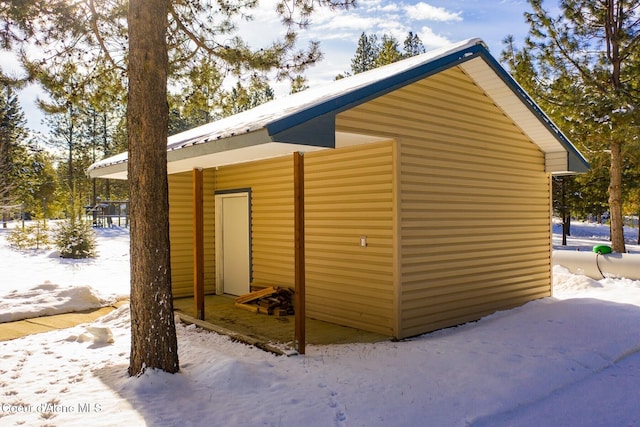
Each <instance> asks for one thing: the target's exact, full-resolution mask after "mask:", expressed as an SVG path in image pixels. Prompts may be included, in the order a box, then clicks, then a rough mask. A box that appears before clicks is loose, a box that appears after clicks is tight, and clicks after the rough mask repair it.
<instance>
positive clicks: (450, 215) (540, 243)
mask: <svg viewBox="0 0 640 427" xmlns="http://www.w3.org/2000/svg"><path fill="white" fill-rule="evenodd" d="M337 125H338V126H337V128H338V130H340V131H352V132H361V133H369V134H371V133H374V134H377V135H386V136H389V137H394V138H397V140H398V143H399V157H400V158H399V163H400V183H399V186H400V195H399V197H400V201H399V206H400V212H399V223H400V224H401V225H400V227H401V229H400V231H399V232H400V235H399V245H400V249H399V252H400V255H399V256H400V260H399V274H400V278H399V280H400V283H401V285H400V286H401V288H400V295H399V298H400V302H399V310H400V319H399V322H400V328H401V331H400V332H399V334H398V335H399V336H401V337H404V336H411V335H416V334H419V333H423V332H427V331H431V330H435V329H439V328H442V327H447V326H451V325H455V324H459V323H463V322H466V321H469V320H474V319H477V318H479V317H481V316H483V315H485V314H488V313H491V312H493V311H495V310H499V309H504V308H508V307H512V306H515V305H518V304H521V303H523V302H526V301H528V300H531V299H535V298H538V297H542V296H546V295H549V294H550V274H551V273H550V245H551V242H550V220H549V210H548V206H549V194H550V192H549V180H548V177H547V175H546V173H545V164H544V163H545V158H544V154H543V153H542V152H541V151H540V150H539V149H538V148H537V147H536V146H535V145H534V144H533V143H532V142H531V141H530V140H528V139H527V138H526V137H525V136H524V134H523V133H522V132H521V131H520V129H518V128H517V127H516V126H515V125H514V124H513V123H512V122H511V121H510V120H509V119H508V118H507V117H506V116H505V115H504V114H503V113H502V111H501V110H500V109H499V108H498V107H496V106H495V105H494V104H493V103H492V102H491V100H490V99H489V98H488V97H486V96H485V95H484V93H483V92H482V91H481V90H480V89H479V88H478V87H477V86H475V85H474V84H473V82H472V81H471V80H470V79H469V78H468V77H467V76H466V75H465V74H464V73H463V72H462V71H460V70H459V69H457V68H456V69H450V70H447V71H445V72H442V73H439V74H437V75H435V76H432V77H430V78H427V79H425V80H422V81H421V82H418V83H415V84H413V85H411V86H410V87H407V88H404V89H401V90H398V91H396V92H393V93H391V94H389V95H385V96H383V97H381V98H378V99H375V100H373V101H370V102H368V103H366V104H363V105H362V106H359V107H357V108H355V109H353V110H350V111H347V112H345V113H342V114H341V115H339V116H338V121H337Z"/></svg>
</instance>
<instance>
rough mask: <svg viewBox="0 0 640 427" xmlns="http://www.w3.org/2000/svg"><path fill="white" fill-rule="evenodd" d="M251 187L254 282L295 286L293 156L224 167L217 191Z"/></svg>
mask: <svg viewBox="0 0 640 427" xmlns="http://www.w3.org/2000/svg"><path fill="white" fill-rule="evenodd" d="M243 188H250V189H251V252H252V278H253V281H252V284H253V285H255V286H271V285H277V286H288V287H293V283H294V279H293V267H294V265H293V256H294V245H293V159H292V157H291V156H286V157H280V158H277V159H270V160H264V161H259V162H252V163H247V164H243V165H232V166H224V167H220V168H219V169H218V170H217V171H216V191H220V190H235V189H243Z"/></svg>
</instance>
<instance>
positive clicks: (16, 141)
mask: <svg viewBox="0 0 640 427" xmlns="http://www.w3.org/2000/svg"><path fill="white" fill-rule="evenodd" d="M25 123H26V120H25V117H24V113H23V111H22V108H21V107H20V103H19V101H18V96H17V94H16V92H15V91H14V90H13V89H12V88H11V87H10V86H7V85H1V86H0V205H11V204H14V203H16V202H17V201H18V199H19V194H18V188H19V185H20V181H19V180H20V174H21V172H22V169H21V164H22V163H23V162H24V160H25V156H26V149H25V146H24V142H25V141H24V140H25V138H26V135H27V132H26V128H25Z"/></svg>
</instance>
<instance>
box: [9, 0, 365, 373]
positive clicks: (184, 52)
mask: <svg viewBox="0 0 640 427" xmlns="http://www.w3.org/2000/svg"><path fill="white" fill-rule="evenodd" d="M295 3H296V4H295V6H296V7H294V8H289V7H288V5H287V4H286V3H285V2H280V3H278V5H277V8H276V10H277V12H278V13H279V15H280V18H281V21H282V23H283V25H284V27H285V32H284V36H283V37H282V38H280V39H277V40H275V41H273V42H272V43H271V44H270V45H269V46H266V47H260V48H257V49H252V48H251V47H250V46H248V45H247V44H246V43H245V42H244V41H243V40H242V39H241V38H240V37H239V35H238V34H237V33H238V31H237V27H236V25H235V24H234V22H235V20H236V19H244V18H249V17H250V12H251V10H252V9H253V8H255V7H256V6H257V2H255V1H251V0H250V1H243V0H238V1H231V2H213V1H209V0H184V1H181V2H167V1H164V0H130V2H129V7H128V9H127V8H126V7H123V6H124V4H123V3H122V2H104V3H102V4H101V8H100V9H99V10H98V9H97V8H96V7H95V4H94V2H93V1H87V2H85V1H78V2H67V1H66V0H34V1H30V2H16V4H15V5H14V7H4V4H2V5H0V18H1V19H2V20H3V24H4V25H3V26H1V27H0V41H1V42H3V47H5V48H6V47H8V46H10V45H11V44H23V43H24V41H25V40H26V41H28V42H30V43H34V44H41V45H44V46H50V47H49V49H50V51H49V52H48V56H47V58H48V59H47V60H45V61H43V60H42V58H29V57H28V56H26V55H23V57H22V63H23V64H24V65H25V68H26V69H27V70H34V69H39V70H41V71H42V72H41V73H39V74H38V75H33V77H34V78H42V76H55V75H56V74H57V73H59V71H60V70H61V69H63V67H64V66H65V65H66V64H68V63H72V64H73V63H77V62H81V63H82V64H83V65H84V67H83V70H84V71H85V72H86V73H85V75H84V78H83V79H82V81H83V82H86V83H87V84H90V85H91V90H90V91H85V93H97V92H99V89H100V83H101V82H102V81H103V79H102V77H103V76H104V75H105V72H109V74H108V76H109V77H110V78H109V79H105V80H108V82H109V85H110V86H111V85H113V81H114V79H116V78H119V79H120V80H119V82H120V83H121V85H122V86H123V87H124V86H125V83H128V97H127V99H128V105H127V113H126V116H127V120H126V129H127V136H128V138H127V140H128V145H129V147H128V148H129V163H128V168H129V169H128V177H129V180H130V218H131V304H130V307H131V327H132V333H131V335H132V338H131V359H130V365H129V374H130V375H138V374H140V373H141V372H142V371H143V370H144V369H146V368H158V369H162V370H165V371H167V372H176V371H177V370H178V369H179V364H178V355H177V343H176V340H175V326H174V324H173V313H172V298H171V271H170V263H169V246H170V242H169V235H168V194H167V193H168V189H167V169H166V166H167V165H166V162H167V153H166V142H167V135H168V121H169V111H168V106H167V101H168V93H167V86H168V81H169V80H170V81H171V82H173V81H174V80H173V79H174V78H176V79H179V78H180V76H184V75H185V74H188V73H189V72H190V70H192V69H194V68H196V67H197V66H198V65H199V64H202V61H203V59H204V60H206V61H208V62H209V63H210V64H212V65H211V66H212V68H215V69H216V70H218V71H219V72H220V73H221V75H223V76H224V77H239V78H242V77H243V76H245V75H247V74H248V73H252V72H253V71H258V72H273V73H274V74H275V77H276V78H278V79H285V78H292V77H295V76H298V75H300V73H301V72H303V71H304V70H305V69H306V68H307V67H308V66H309V65H311V64H313V63H315V62H316V61H318V60H319V59H320V56H321V53H320V50H319V44H318V43H317V42H315V41H313V42H311V43H310V44H309V45H308V47H307V48H306V49H304V50H301V51H298V50H296V41H297V37H296V33H297V30H298V29H299V28H304V27H305V26H307V25H308V23H309V17H310V16H311V15H312V14H313V12H314V11H315V10H316V9H317V7H320V6H324V7H328V8H330V9H335V8H348V7H350V6H352V5H353V4H354V0H296V2H295ZM52 41H55V42H57V43H51V42H52ZM25 52H26V51H25ZM96 88H97V90H96Z"/></svg>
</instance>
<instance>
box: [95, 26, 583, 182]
mask: <svg viewBox="0 0 640 427" xmlns="http://www.w3.org/2000/svg"><path fill="white" fill-rule="evenodd" d="M477 56H482V58H483V59H484V61H483V62H484V65H483V66H482V67H481V68H482V69H481V70H480V69H477V68H476V69H472V68H469V69H468V72H469V73H471V74H473V75H475V74H478V76H479V77H480V78H483V79H485V80H487V79H491V80H492V81H491V82H490V83H491V84H492V85H493V86H495V85H496V82H497V85H498V86H500V89H501V92H500V95H501V96H506V97H508V98H509V101H512V100H513V99H515V98H519V99H520V100H519V101H516V103H514V102H509V103H508V105H509V107H508V108H509V109H513V110H518V109H519V110H518V111H516V112H515V113H514V115H513V116H512V119H514V121H516V122H518V121H522V122H523V124H524V125H525V127H526V126H529V128H531V129H532V130H535V132H537V135H536V136H535V137H534V138H533V139H534V141H535V142H536V143H539V142H540V143H542V144H543V146H541V149H542V150H543V151H545V152H548V151H563V152H564V151H565V150H566V151H569V152H570V153H572V154H573V158H574V160H575V159H577V161H574V162H573V163H574V164H575V165H577V169H581V168H584V167H588V164H587V163H586V160H584V158H583V157H582V156H581V155H580V153H578V152H577V150H575V148H574V147H573V146H572V145H571V143H570V142H569V141H568V139H567V138H566V137H564V135H562V133H561V132H560V131H559V130H558V129H557V128H556V127H555V125H553V124H552V123H551V121H550V120H549V119H548V117H546V116H545V115H544V113H542V111H541V110H540V109H539V108H538V107H537V106H536V105H535V103H534V102H533V101H532V100H531V99H530V98H529V97H528V95H526V93H525V92H524V90H522V88H521V87H520V86H519V85H518V84H517V83H516V82H515V81H514V80H513V79H512V78H511V77H510V76H509V75H508V73H507V72H506V71H505V70H504V69H503V68H502V67H501V66H500V65H499V64H498V63H497V62H496V61H495V59H493V58H492V57H491V55H489V54H488V51H487V49H486V46H485V45H484V43H483V42H482V40H481V39H479V38H472V39H468V40H464V41H461V42H458V43H455V44H452V45H449V46H446V47H443V48H439V49H434V50H432V51H429V52H427V53H424V54H422V55H417V56H414V57H411V58H408V59H405V60H403V61H399V62H395V63H393V64H389V65H386V66H384V67H380V68H376V69H373V70H370V71H367V72H363V73H359V74H356V75H354V76H350V77H347V78H344V79H340V80H336V81H333V82H330V83H327V84H325V85H320V86H317V87H314V88H310V89H307V90H305V91H303V92H298V93H296V94H292V95H288V96H285V97H282V98H279V99H275V100H272V101H270V102H267V103H265V104H262V105H259V106H257V107H255V108H253V109H251V110H248V111H244V112H241V113H239V114H236V115H233V116H229V117H226V118H223V119H221V120H217V121H214V122H212V123H208V124H205V125H202V126H199V127H196V128H194V129H190V130H188V131H185V132H182V133H179V134H176V135H173V136H170V137H169V138H168V142H167V150H168V155H167V156H168V162H169V165H170V166H173V169H172V168H171V167H170V168H169V169H170V173H171V172H172V171H173V172H175V171H179V170H183V169H184V170H187V169H188V166H189V165H191V163H193V164H194V165H195V163H196V162H195V160H193V159H194V158H196V157H200V158H205V157H206V156H209V157H208V159H209V162H208V163H207V162H205V165H206V166H207V167H211V166H212V165H213V164H214V163H212V160H211V159H212V156H214V155H216V156H217V157H216V162H217V163H215V164H216V165H217V164H230V163H233V162H239V161H250V160H256V159H258V158H264V157H267V156H268V155H278V154H279V155H282V154H285V153H287V152H292V151H297V150H299V149H300V148H301V147H303V148H309V149H321V148H334V147H335V129H325V128H326V127H327V124H328V123H332V121H330V120H329V119H333V117H335V115H336V114H337V113H339V112H341V111H344V110H346V109H348V108H351V107H353V106H355V105H358V104H361V103H363V102H366V101H368V100H370V99H372V98H374V97H377V96H380V95H382V94H385V93H388V92H391V91H392V90H395V89H397V88H400V87H402V86H405V85H408V84H410V83H413V82H414V81H417V80H419V79H422V78H425V77H427V76H428V75H431V74H433V73H437V72H439V71H441V70H443V69H446V68H449V67H451V66H454V65H459V64H462V63H465V62H469V60H470V59H472V58H474V57H477ZM481 74H482V75H481ZM496 94H498V92H496ZM514 104H521V105H520V106H517V107H514ZM505 105H507V104H505ZM525 110H526V111H525ZM323 118H324V119H323ZM532 123H533V124H532ZM300 125H304V126H306V127H304V126H303V127H302V128H299V126H300ZM297 127H298V128H297ZM545 128H546V129H545ZM300 129H302V130H300ZM525 132H526V129H525ZM540 134H544V135H543V138H540V137H539V135H540ZM301 135H304V136H303V137H301ZM558 143H559V144H558ZM545 144H546V146H544V145H545ZM197 146H200V148H199V149H193V150H186V151H185V152H180V153H178V151H179V150H182V149H184V148H189V147H197ZM548 147H551V149H549V148H548ZM231 151H234V152H235V153H233V154H230V152H231ZM127 158H128V157H127V153H126V152H125V153H121V154H118V155H116V156H113V157H109V158H107V159H104V160H102V161H99V162H97V163H94V164H93V165H91V166H90V167H89V169H88V173H89V175H90V176H92V177H100V176H103V177H107V176H109V177H119V178H124V177H126V166H125V165H126V162H127ZM186 159H191V162H188V161H187V160H186ZM225 162H226V163H225ZM172 163H173V165H172ZM178 164H179V167H178V166H177V165H178ZM200 166H202V165H200ZM568 169H571V168H570V167H568Z"/></svg>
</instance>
